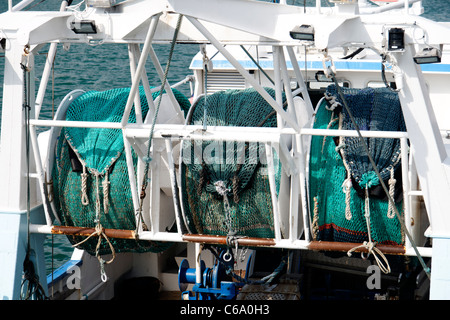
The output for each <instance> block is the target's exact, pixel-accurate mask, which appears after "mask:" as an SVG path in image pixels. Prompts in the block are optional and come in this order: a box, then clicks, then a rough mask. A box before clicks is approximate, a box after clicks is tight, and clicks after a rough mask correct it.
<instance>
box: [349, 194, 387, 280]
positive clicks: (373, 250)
mask: <svg viewBox="0 0 450 320" xmlns="http://www.w3.org/2000/svg"><path fill="white" fill-rule="evenodd" d="M364 217H365V218H366V224H367V233H368V235H369V241H364V242H363V244H361V245H359V246H356V247H354V248H352V249H350V250H349V251H347V255H348V256H349V257H351V256H352V252H353V251H355V250H357V249H360V248H365V249H367V256H364V252H361V258H363V259H364V260H365V259H367V258H369V256H370V255H371V254H373V256H374V258H375V261H376V262H377V265H378V267H379V268H380V270H381V271H383V272H384V273H385V274H388V273H390V272H391V267H390V266H389V262H388V260H387V258H386V256H385V255H384V254H383V252H381V250H380V249H378V248H377V247H375V246H376V243H375V242H373V241H372V236H371V235H370V233H371V232H370V201H369V191H368V188H367V186H366V200H365V214H364ZM378 255H379V256H381V258H383V260H384V262H385V264H383V262H382V261H381V260H380V258H379V257H378Z"/></svg>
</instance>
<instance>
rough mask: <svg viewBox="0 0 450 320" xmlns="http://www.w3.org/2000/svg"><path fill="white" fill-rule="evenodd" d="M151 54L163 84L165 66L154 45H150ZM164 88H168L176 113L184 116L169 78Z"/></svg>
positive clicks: (167, 91)
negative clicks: (162, 65)
mask: <svg viewBox="0 0 450 320" xmlns="http://www.w3.org/2000/svg"><path fill="white" fill-rule="evenodd" d="M149 55H150V59H151V60H152V62H153V66H154V67H155V70H156V72H157V73H158V76H159V77H160V79H161V86H162V82H163V80H164V71H163V68H162V67H161V63H160V62H159V59H158V57H157V55H156V53H155V50H154V49H153V47H152V46H150V49H149ZM161 86H160V87H161ZM164 88H165V89H166V93H167V95H168V96H169V99H170V102H171V103H172V107H173V111H174V114H176V115H177V116H181V117H183V116H182V113H183V111H182V110H181V107H180V104H179V103H178V101H177V99H176V98H175V95H174V94H173V91H172V88H171V86H170V85H169V82H168V81H167V80H166V83H165V84H164ZM160 90H161V89H160ZM159 98H160V97H159ZM183 118H184V117H183Z"/></svg>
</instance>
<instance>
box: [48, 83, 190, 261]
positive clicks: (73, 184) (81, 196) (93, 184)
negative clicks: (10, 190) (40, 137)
mask: <svg viewBox="0 0 450 320" xmlns="http://www.w3.org/2000/svg"><path fill="white" fill-rule="evenodd" d="M129 92H130V89H129V88H119V89H112V90H107V91H101V92H99V91H89V92H86V93H84V94H82V95H81V96H79V97H78V98H76V99H75V100H74V101H73V102H72V103H71V104H70V106H69V107H68V110H67V114H66V120H67V121H99V122H120V121H121V119H122V115H123V112H124V108H125V105H126V102H127V99H128V95H129ZM173 92H174V94H175V97H176V99H177V101H178V102H179V104H180V106H181V108H182V110H183V111H184V112H185V113H186V112H187V111H188V110H189V107H190V102H189V100H188V99H187V98H186V97H185V96H184V95H183V94H181V93H180V92H179V91H177V90H173ZM158 93H159V92H156V93H154V94H153V99H155V98H156V97H157V96H158ZM139 95H140V101H141V109H142V114H143V117H145V115H146V114H147V111H148V108H149V107H148V103H147V99H146V97H145V92H144V90H143V88H142V87H140V88H139ZM129 122H130V123H134V122H136V115H135V109H134V106H133V108H132V111H131V114H130V118H129ZM132 153H133V157H132V158H133V164H134V168H135V170H136V165H137V156H136V154H135V153H134V151H133V150H132ZM84 172H85V173H86V179H85V180H84V181H85V182H83V173H84ZM52 178H53V192H54V199H55V206H56V211H57V214H58V216H59V218H60V221H61V223H62V225H64V226H77V227H89V228H94V227H95V226H96V221H95V220H96V216H97V212H99V214H98V217H99V218H100V223H101V225H102V227H103V228H106V229H122V230H135V229H136V218H135V212H134V208H133V202H132V198H131V190H130V181H129V177H128V169H127V164H126V158H125V150H124V143H123V137H122V132H121V130H119V129H100V128H73V127H72V128H71V127H64V128H62V130H61V134H60V136H59V138H58V141H57V146H56V151H55V165H54V167H53V172H52ZM68 238H69V240H70V242H71V243H72V244H77V243H80V242H81V241H82V240H84V239H85V237H79V236H68ZM109 240H110V242H111V244H112V245H113V247H114V250H115V252H147V251H151V252H159V251H162V250H165V249H167V248H168V247H169V246H170V245H171V244H170V243H164V242H150V241H143V240H140V241H138V240H134V239H131V240H130V239H118V238H111V239H109ZM97 242H98V238H97V237H92V238H90V239H89V240H87V241H85V242H84V243H82V244H81V245H80V246H79V248H81V249H84V250H86V251H87V252H89V253H90V254H92V255H95V254H96V246H97ZM110 252H111V250H110V247H109V244H108V243H107V241H106V240H105V239H102V243H101V246H100V250H99V254H106V253H110Z"/></svg>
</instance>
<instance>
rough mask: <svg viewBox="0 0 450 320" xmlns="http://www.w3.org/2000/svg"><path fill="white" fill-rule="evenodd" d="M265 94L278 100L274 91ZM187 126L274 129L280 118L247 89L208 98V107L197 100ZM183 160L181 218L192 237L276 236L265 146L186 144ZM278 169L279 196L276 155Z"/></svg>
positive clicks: (246, 143) (252, 144)
mask: <svg viewBox="0 0 450 320" xmlns="http://www.w3.org/2000/svg"><path fill="white" fill-rule="evenodd" d="M265 90H266V91H267V92H268V93H269V94H270V95H271V96H272V97H274V95H275V92H274V90H272V89H268V88H267V89H265ZM283 99H284V97H283ZM205 119H206V123H205ZM187 122H188V123H189V124H200V125H203V124H206V126H235V127H276V126H277V116H276V113H275V112H274V111H273V109H272V107H271V106H270V105H269V104H268V103H267V101H266V100H264V98H262V97H261V95H260V94H259V93H258V92H257V91H256V90H255V89H253V88H249V89H245V90H226V91H219V92H216V93H214V94H212V95H210V96H207V99H206V107H205V99H204V97H202V98H200V99H198V100H197V102H196V103H195V104H194V105H193V106H192V108H191V110H190V114H189V116H188V119H187ZM181 160H182V161H181V162H182V163H181V183H182V194H181V197H182V206H183V216H184V220H185V223H186V226H187V229H188V231H189V232H191V233H199V234H213V235H229V234H230V233H231V234H238V235H241V236H249V237H269V238H270V237H274V227H273V213H272V198H271V193H270V187H269V177H268V172H267V159H266V157H265V144H263V143H256V142H237V141H220V142H218V141H199V140H191V141H185V142H184V143H183V149H182V159H181ZM274 164H275V165H274V167H275V180H276V189H277V190H276V193H277V194H278V191H279V180H280V176H281V163H280V161H279V159H278V156H277V154H276V152H274Z"/></svg>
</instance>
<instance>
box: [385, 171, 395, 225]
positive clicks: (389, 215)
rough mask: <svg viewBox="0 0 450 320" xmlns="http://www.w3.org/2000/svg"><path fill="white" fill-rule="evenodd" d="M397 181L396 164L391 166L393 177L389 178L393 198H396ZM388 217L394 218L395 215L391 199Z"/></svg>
mask: <svg viewBox="0 0 450 320" xmlns="http://www.w3.org/2000/svg"><path fill="white" fill-rule="evenodd" d="M396 182H397V180H396V179H394V166H391V178H390V179H389V181H388V183H389V196H390V197H391V198H392V199H394V193H395V183H396ZM387 217H388V218H389V219H393V218H394V217H395V211H394V205H393V204H392V202H391V201H389V205H388V213H387Z"/></svg>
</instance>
